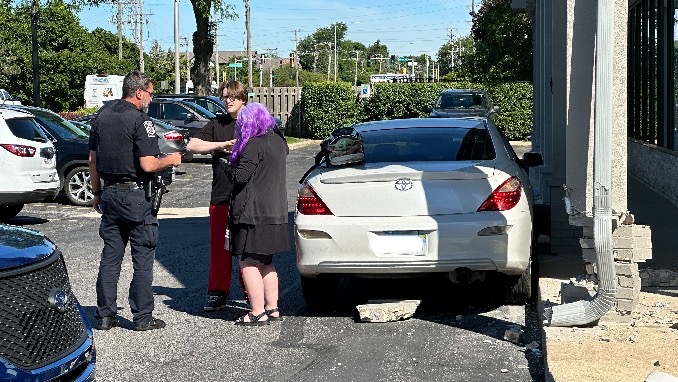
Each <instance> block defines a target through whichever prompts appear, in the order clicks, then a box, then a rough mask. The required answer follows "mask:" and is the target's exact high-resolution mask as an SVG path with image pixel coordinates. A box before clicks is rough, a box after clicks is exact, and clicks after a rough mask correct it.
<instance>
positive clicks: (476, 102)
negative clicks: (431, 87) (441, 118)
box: [435, 93, 487, 109]
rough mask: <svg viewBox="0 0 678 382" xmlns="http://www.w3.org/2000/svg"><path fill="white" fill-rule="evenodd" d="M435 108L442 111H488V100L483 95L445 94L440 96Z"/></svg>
mask: <svg viewBox="0 0 678 382" xmlns="http://www.w3.org/2000/svg"><path fill="white" fill-rule="evenodd" d="M435 107H437V108H441V109H487V100H486V99H485V97H484V96H483V94H482V93H443V94H441V95H439V96H438V99H437V100H436V103H435Z"/></svg>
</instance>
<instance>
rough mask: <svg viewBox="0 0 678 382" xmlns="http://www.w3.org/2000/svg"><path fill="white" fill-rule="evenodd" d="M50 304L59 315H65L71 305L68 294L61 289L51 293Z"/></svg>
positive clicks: (55, 289)
mask: <svg viewBox="0 0 678 382" xmlns="http://www.w3.org/2000/svg"><path fill="white" fill-rule="evenodd" d="M47 300H48V302H49V307H50V308H52V309H54V310H56V311H57V312H59V313H64V312H66V308H67V307H68V303H69V297H68V293H66V291H64V290H63V289H60V288H54V289H52V291H51V292H50V293H49V298H48V299H47Z"/></svg>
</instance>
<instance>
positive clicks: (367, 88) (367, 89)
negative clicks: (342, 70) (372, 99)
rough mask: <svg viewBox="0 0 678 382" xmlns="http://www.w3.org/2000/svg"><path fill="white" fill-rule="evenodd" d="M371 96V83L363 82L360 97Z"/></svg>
mask: <svg viewBox="0 0 678 382" xmlns="http://www.w3.org/2000/svg"><path fill="white" fill-rule="evenodd" d="M369 96H370V85H368V84H363V85H360V97H361V98H364V97H369Z"/></svg>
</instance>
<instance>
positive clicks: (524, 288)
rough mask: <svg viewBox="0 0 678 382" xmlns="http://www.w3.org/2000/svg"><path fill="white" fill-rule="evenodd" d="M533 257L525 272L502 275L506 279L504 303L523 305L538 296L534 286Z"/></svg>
mask: <svg viewBox="0 0 678 382" xmlns="http://www.w3.org/2000/svg"><path fill="white" fill-rule="evenodd" d="M532 266H533V264H532V259H530V263H529V264H528V266H527V269H525V272H523V273H522V274H520V275H518V276H510V275H501V276H503V277H502V279H503V281H504V285H503V287H504V288H503V289H504V291H505V295H504V303H506V304H508V305H522V304H525V303H528V302H532V301H533V300H534V299H535V298H536V297H537V295H536V293H533V292H534V288H533V284H534V283H533V281H534V280H533V275H532Z"/></svg>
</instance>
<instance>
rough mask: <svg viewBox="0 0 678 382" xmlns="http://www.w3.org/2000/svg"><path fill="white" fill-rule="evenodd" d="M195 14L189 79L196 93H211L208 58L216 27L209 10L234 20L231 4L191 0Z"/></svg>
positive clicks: (212, 0)
mask: <svg viewBox="0 0 678 382" xmlns="http://www.w3.org/2000/svg"><path fill="white" fill-rule="evenodd" d="M191 5H192V6H193V14H194V16H195V26H196V30H195V32H193V57H194V59H193V66H192V67H191V79H192V80H193V87H194V91H195V93H197V94H203V95H204V94H210V93H211V84H212V81H211V76H210V59H211V58H212V54H213V53H214V38H215V33H216V28H215V24H214V22H212V21H210V11H213V12H214V15H215V16H216V17H220V18H226V19H230V20H235V19H236V18H237V17H238V16H237V14H236V13H234V10H235V6H234V5H233V4H225V2H224V1H223V0H191Z"/></svg>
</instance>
